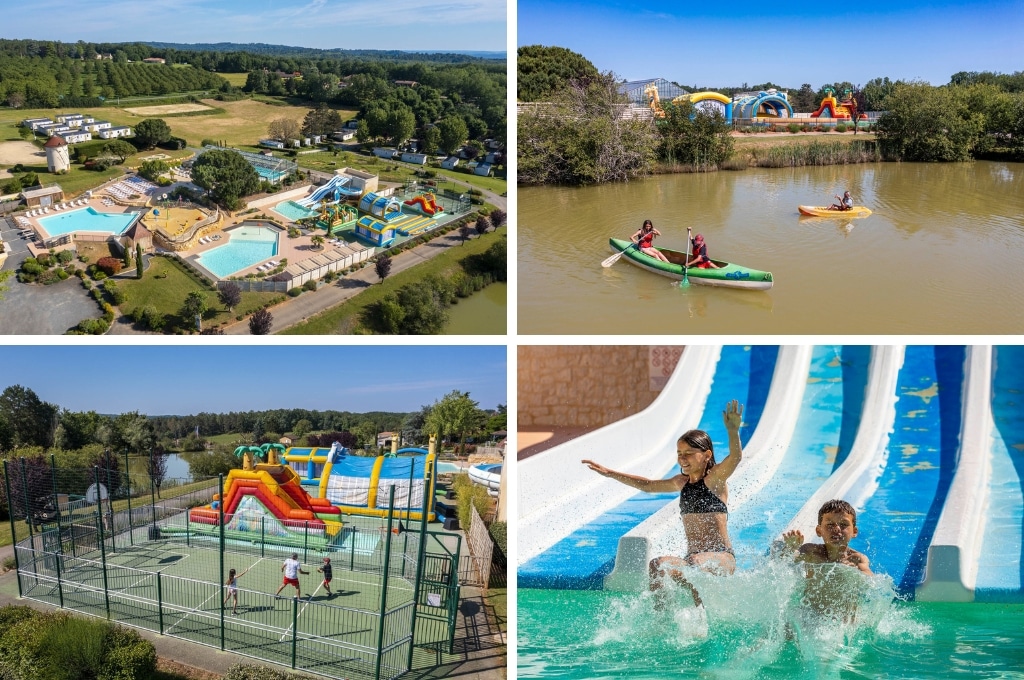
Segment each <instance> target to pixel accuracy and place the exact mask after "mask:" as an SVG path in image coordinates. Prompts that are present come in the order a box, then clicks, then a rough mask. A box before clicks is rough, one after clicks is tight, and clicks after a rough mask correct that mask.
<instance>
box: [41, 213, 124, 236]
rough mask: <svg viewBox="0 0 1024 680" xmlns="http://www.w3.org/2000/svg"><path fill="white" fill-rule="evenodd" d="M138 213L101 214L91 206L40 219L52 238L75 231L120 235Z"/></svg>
mask: <svg viewBox="0 0 1024 680" xmlns="http://www.w3.org/2000/svg"><path fill="white" fill-rule="evenodd" d="M137 217H138V213H134V212H129V213H101V212H96V210H95V209H94V208H92V207H91V206H90V207H88V208H82V209H79V210H71V211H69V212H60V213H57V214H56V215H51V216H50V217H40V218H39V226H41V227H42V228H43V229H45V230H46V233H47V234H49V235H50V236H61V235H62V234H70V233H71V232H73V231H97V232H106V233H110V234H120V233H122V232H123V231H124V230H125V229H127V228H128V227H130V226H131V225H132V223H133V222H134V221H135V219H136V218H137Z"/></svg>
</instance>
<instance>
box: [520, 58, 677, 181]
mask: <svg viewBox="0 0 1024 680" xmlns="http://www.w3.org/2000/svg"><path fill="white" fill-rule="evenodd" d="M625 105H626V99H625V96H624V95H622V94H620V93H619V91H618V85H617V83H616V79H615V77H614V76H613V75H612V74H610V73H609V74H605V75H603V76H602V77H601V78H600V79H597V80H589V81H586V82H579V81H570V82H569V83H568V84H567V85H566V86H565V87H564V88H563V89H562V90H561V91H560V92H559V93H558V94H557V95H556V98H555V99H554V100H553V101H552V102H551V103H549V104H544V105H539V106H536V107H529V108H524V109H523V111H522V112H521V113H520V115H519V117H518V141H517V149H518V154H519V166H518V171H517V181H518V182H519V184H565V185H583V184H594V183H598V182H613V181H626V180H629V179H631V178H633V177H638V176H641V175H644V174H647V173H648V172H649V171H650V169H651V167H652V165H653V163H654V161H655V160H656V158H657V153H656V152H657V145H658V141H659V140H658V133H657V130H656V128H655V127H654V126H652V125H651V123H650V121H645V120H639V119H624V118H623V117H622V116H620V112H621V111H622V109H623V107H624V106H625Z"/></svg>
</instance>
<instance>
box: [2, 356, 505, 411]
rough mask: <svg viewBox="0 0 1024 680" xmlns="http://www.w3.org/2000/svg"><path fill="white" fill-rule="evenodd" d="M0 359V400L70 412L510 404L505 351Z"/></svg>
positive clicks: (374, 408) (389, 408) (407, 408)
mask: <svg viewBox="0 0 1024 680" xmlns="http://www.w3.org/2000/svg"><path fill="white" fill-rule="evenodd" d="M0 356H2V368H0V392H2V391H3V390H4V389H6V388H7V387H9V386H10V385H21V386H23V387H28V388H31V389H32V390H33V391H34V392H35V393H36V394H37V395H38V396H39V398H40V399H42V400H43V401H47V402H50V403H52V404H57V405H58V406H61V407H63V408H66V409H69V410H71V411H96V412H97V413H126V412H129V411H136V410H137V411H139V412H141V413H145V414H148V415H188V414H193V413H200V412H208V413H218V412H228V411H259V410H264V409H273V408H308V409H315V410H328V409H333V410H338V411H352V412H355V413H364V412H367V411H415V410H418V409H419V408H420V407H421V406H425V405H428V404H433V403H434V402H435V401H437V400H438V399H440V398H441V397H443V396H444V395H445V394H447V393H449V392H451V391H452V390H460V391H463V392H469V393H470V398H472V399H473V400H474V401H476V402H478V403H479V405H480V407H481V408H495V407H496V406H497V405H498V404H507V403H508V397H507V390H506V386H505V385H506V361H505V357H506V352H505V347H504V346H503V345H499V346H465V347H462V346H454V347H453V346H437V347H401V346H377V347H346V346H339V345H330V344H326V343H325V344H322V345H321V344H317V345H288V346H280V345H277V346H270V345H268V346H260V347H252V346H234V347H221V346H210V345H207V346H198V347H195V346H193V347H181V346H146V347H124V346H120V347H118V346H92V347H79V346H70V345H68V346H34V347H30V346H18V345H14V346H4V347H2V348H0Z"/></svg>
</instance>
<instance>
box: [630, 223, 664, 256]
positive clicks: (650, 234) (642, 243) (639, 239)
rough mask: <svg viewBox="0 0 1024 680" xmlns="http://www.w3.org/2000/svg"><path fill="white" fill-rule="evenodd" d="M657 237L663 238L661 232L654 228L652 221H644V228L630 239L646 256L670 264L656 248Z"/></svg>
mask: <svg viewBox="0 0 1024 680" xmlns="http://www.w3.org/2000/svg"><path fill="white" fill-rule="evenodd" d="M655 236H661V232H660V231H658V230H657V229H655V228H654V224H653V223H652V222H651V221H650V220H644V224H643V226H642V227H640V228H639V229H638V230H637V232H636V233H635V234H633V235H632V236H631V237H630V240H631V241H632V242H633V243H635V244H636V245H637V247H638V249H639V250H640V252H641V253H643V254H644V255H650V256H651V257H653V258H656V259H658V260H661V261H662V262H668V258H667V257H665V256H664V255H662V254H661V251H660V250H658V249H657V248H655V247H654V237H655Z"/></svg>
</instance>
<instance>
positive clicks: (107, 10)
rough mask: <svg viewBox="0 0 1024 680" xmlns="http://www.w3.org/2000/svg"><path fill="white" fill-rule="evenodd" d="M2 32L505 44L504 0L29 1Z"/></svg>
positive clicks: (335, 43) (11, 9)
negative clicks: (372, 0) (361, 0)
mask: <svg viewBox="0 0 1024 680" xmlns="http://www.w3.org/2000/svg"><path fill="white" fill-rule="evenodd" d="M0 36H2V37H5V38H33V39H38V40H60V41H62V42H76V41H78V40H85V41H89V42H136V41H138V42H179V43H201V42H236V43H248V42H263V43H270V44H277V45H295V46H301V47H319V48H324V49H328V48H336V47H341V48H347V49H387V50H396V49H397V50H431V51H436V50H459V51H464V50H487V51H499V52H503V51H504V50H505V49H506V46H507V41H506V4H505V0H379V1H377V2H346V1H344V0H174V2H140V0H105V1H104V2H99V3H85V4H83V3H81V2H77V1H74V0H35V1H34V2H15V1H13V0H11V1H9V2H5V3H4V8H3V24H2V27H0Z"/></svg>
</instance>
